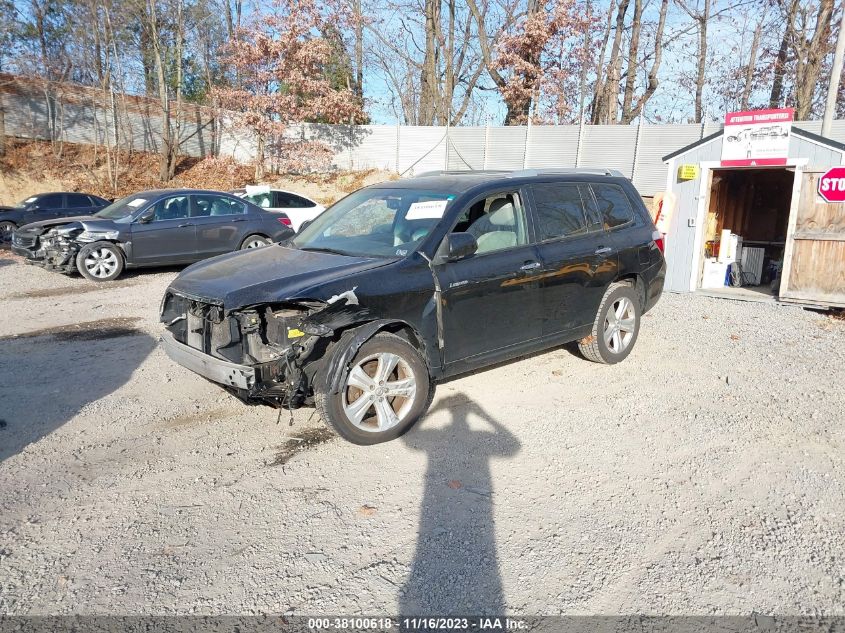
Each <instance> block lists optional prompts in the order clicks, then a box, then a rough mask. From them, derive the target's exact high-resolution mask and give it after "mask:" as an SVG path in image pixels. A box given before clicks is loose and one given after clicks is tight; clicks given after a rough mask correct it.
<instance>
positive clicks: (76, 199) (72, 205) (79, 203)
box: [67, 193, 91, 209]
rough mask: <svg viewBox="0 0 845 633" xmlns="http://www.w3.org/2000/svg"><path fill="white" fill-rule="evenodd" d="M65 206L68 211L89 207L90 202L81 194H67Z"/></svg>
mask: <svg viewBox="0 0 845 633" xmlns="http://www.w3.org/2000/svg"><path fill="white" fill-rule="evenodd" d="M67 206H68V208H69V209H81V208H83V207H90V206H91V200H90V199H89V198H88V196H84V195H82V194H81V193H69V194H67Z"/></svg>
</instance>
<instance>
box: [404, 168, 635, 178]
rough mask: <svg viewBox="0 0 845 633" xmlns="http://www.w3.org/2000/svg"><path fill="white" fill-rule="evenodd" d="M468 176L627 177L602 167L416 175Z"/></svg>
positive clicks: (426, 174) (448, 172)
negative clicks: (568, 175) (571, 175)
mask: <svg viewBox="0 0 845 633" xmlns="http://www.w3.org/2000/svg"><path fill="white" fill-rule="evenodd" d="M468 174H478V175H484V174H490V175H492V176H496V175H500V176H505V177H507V178H532V177H536V176H562V175H567V174H573V175H575V174H581V175H583V174H586V175H588V176H614V177H616V178H624V177H625V175H624V174H623V173H622V172H621V171H619V170H618V169H605V168H602V167H557V168H542V169H514V170H510V169H461V170H456V169H451V170H435V171H426V172H423V173H421V174H416V175H415V176H414V177H415V178H422V177H424V176H465V175H468Z"/></svg>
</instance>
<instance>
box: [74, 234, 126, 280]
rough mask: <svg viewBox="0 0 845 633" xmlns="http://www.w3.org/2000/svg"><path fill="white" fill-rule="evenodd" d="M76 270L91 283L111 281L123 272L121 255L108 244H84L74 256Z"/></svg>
mask: <svg viewBox="0 0 845 633" xmlns="http://www.w3.org/2000/svg"><path fill="white" fill-rule="evenodd" d="M76 268H77V270H79V272H80V273H82V276H83V277H85V278H86V279H90V280H91V281H111V280H112V279H117V277H118V276H120V273H122V272H123V253H122V252H121V250H120V249H119V248H118V247H117V246H116V245H114V244H112V243H110V242H95V243H93V244H86V245H85V246H83V247H82V248H81V249H80V250H79V253H77V255H76Z"/></svg>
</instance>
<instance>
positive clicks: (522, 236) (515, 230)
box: [453, 192, 528, 254]
mask: <svg viewBox="0 0 845 633" xmlns="http://www.w3.org/2000/svg"><path fill="white" fill-rule="evenodd" d="M453 232H455V233H458V232H466V233H469V234H470V235H472V236H474V237H475V240H476V242H478V250H477V251H476V253H479V254H483V253H492V252H494V251H500V250H504V249H506V248H513V247H514V246H522V245H525V244H527V243H528V231H527V229H526V222H525V211H524V209H523V208H522V204H520V200H519V194H518V193H516V192H508V193H497V194H495V195H492V196H489V197H487V198H484V199H483V200H478V201H477V202H475V203H473V204H472V205H471V206H470V207H469V208H468V209H466V210H465V211H464V212H463V213H462V214H461V215H460V216H459V217H458V221H457V224H455V228H454V229H453Z"/></svg>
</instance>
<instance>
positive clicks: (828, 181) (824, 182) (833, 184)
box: [819, 167, 845, 202]
mask: <svg viewBox="0 0 845 633" xmlns="http://www.w3.org/2000/svg"><path fill="white" fill-rule="evenodd" d="M819 195H820V196H821V197H822V198H824V199H825V200H826V201H827V202H845V167H833V168H831V169H828V170H827V171H826V172H825V173H824V175H823V176H822V177H821V178H819Z"/></svg>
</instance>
